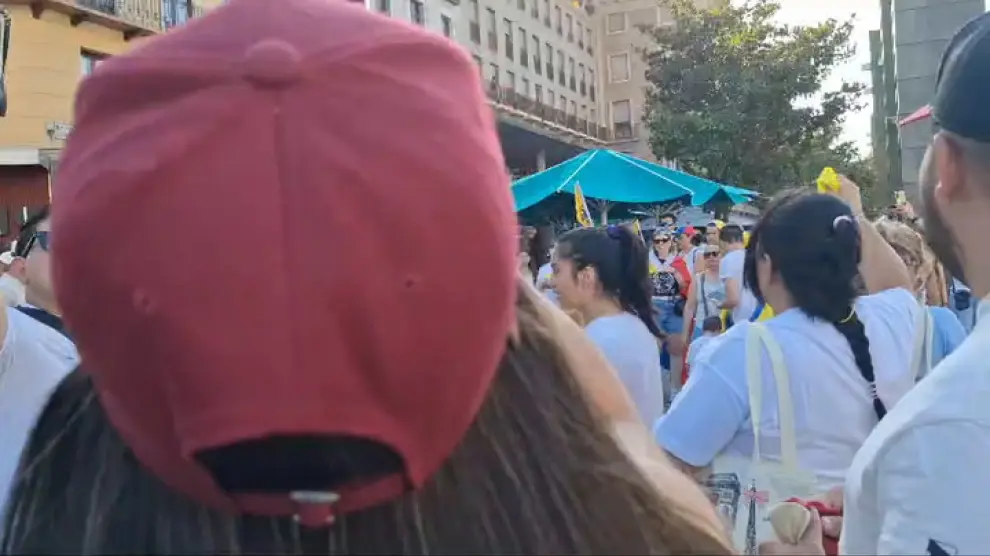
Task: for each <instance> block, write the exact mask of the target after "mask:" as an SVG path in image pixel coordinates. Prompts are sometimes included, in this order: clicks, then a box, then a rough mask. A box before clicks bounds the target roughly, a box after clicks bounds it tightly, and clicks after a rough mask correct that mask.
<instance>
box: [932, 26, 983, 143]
mask: <svg viewBox="0 0 990 556" xmlns="http://www.w3.org/2000/svg"><path fill="white" fill-rule="evenodd" d="M932 119H933V121H934V123H935V125H936V126H938V127H939V128H940V129H944V130H946V131H951V132H952V133H955V134H956V135H960V136H962V137H965V138H967V139H972V140H974V141H980V142H985V143H990V12H987V13H985V14H983V15H981V16H978V17H976V18H974V19H972V20H970V22H969V23H967V24H966V25H963V27H962V28H961V29H959V31H958V32H956V34H955V36H953V37H952V39H951V40H949V44H948V46H946V48H945V53H943V54H942V62H941V63H940V64H939V68H938V80H937V81H936V85H935V101H934V102H933V103H932Z"/></svg>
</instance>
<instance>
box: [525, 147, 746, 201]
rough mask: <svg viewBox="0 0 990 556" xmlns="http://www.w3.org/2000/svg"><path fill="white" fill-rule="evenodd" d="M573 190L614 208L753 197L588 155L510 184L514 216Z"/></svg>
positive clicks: (603, 152)
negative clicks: (577, 186) (577, 188)
mask: <svg viewBox="0 0 990 556" xmlns="http://www.w3.org/2000/svg"><path fill="white" fill-rule="evenodd" d="M575 184H580V185H581V191H582V193H584V196H585V197H590V198H593V199H604V200H607V201H614V202H619V203H666V202H671V201H684V202H688V203H690V204H692V205H704V204H706V203H709V202H712V201H713V200H716V199H717V198H718V197H719V196H724V198H726V199H728V200H729V201H730V202H731V203H733V204H738V203H745V202H746V201H748V200H749V199H750V198H752V197H755V196H756V193H755V192H753V191H749V190H746V189H742V188H739V187H732V186H727V185H721V184H718V183H715V182H713V181H710V180H706V179H704V178H699V177H697V176H692V175H690V174H686V173H684V172H679V171H677V170H673V169H670V168H667V167H666V166H661V165H660V164H655V163H652V162H647V161H645V160H642V159H639V158H636V157H634V156H631V155H628V154H625V153H620V152H616V151H612V150H608V149H593V150H590V151H585V152H583V153H581V154H579V155H578V156H576V157H574V158H572V159H570V160H567V161H564V162H562V163H560V164H558V165H556V166H554V167H552V168H547V169H546V170H544V171H542V172H539V173H537V174H533V175H531V176H526V177H524V178H521V179H519V180H516V181H515V183H513V184H512V193H513V195H514V196H515V200H516V210H523V209H526V208H529V207H531V206H533V205H535V204H536V203H539V202H540V201H542V200H544V199H546V198H547V197H550V196H551V195H553V194H554V193H561V192H566V193H571V194H573V193H574V185H575Z"/></svg>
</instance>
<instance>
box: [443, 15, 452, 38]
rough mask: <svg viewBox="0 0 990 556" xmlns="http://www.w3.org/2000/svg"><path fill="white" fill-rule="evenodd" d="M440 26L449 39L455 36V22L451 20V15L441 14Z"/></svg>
mask: <svg viewBox="0 0 990 556" xmlns="http://www.w3.org/2000/svg"><path fill="white" fill-rule="evenodd" d="M440 27H441V28H442V29H443V36H445V37H447V38H448V39H449V38H451V37H453V36H454V22H453V21H451V20H450V16H449V15H447V14H443V15H441V16H440Z"/></svg>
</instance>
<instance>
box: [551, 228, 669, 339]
mask: <svg viewBox="0 0 990 556" xmlns="http://www.w3.org/2000/svg"><path fill="white" fill-rule="evenodd" d="M557 256H558V257H562V258H565V259H570V260H572V261H573V262H574V272H575V274H576V273H577V271H579V270H583V269H585V268H588V267H589V266H590V267H593V268H594V269H595V271H596V272H597V273H598V281H599V282H601V285H602V290H604V292H605V294H606V295H610V296H612V297H614V298H615V299H617V300H618V301H619V305H620V306H621V307H622V309H623V310H624V311H628V312H630V313H632V314H634V315H636V316H637V317H639V319H640V320H641V321H643V324H645V325H646V328H648V329H649V330H650V333H651V334H653V335H654V336H655V337H657V338H661V339H662V338H664V337H665V336H666V334H664V333H663V332H662V331H661V330H660V327H659V326H657V322H656V310H655V309H654V308H653V300H652V297H653V282H652V281H651V280H650V258H649V251H648V250H647V248H646V243H644V242H643V240H642V238H640V237H638V236H637V235H636V233H635V232H633V231H632V230H630V229H629V228H628V227H626V226H608V227H607V228H579V229H577V230H571V231H570V232H568V233H566V234H564V235H563V236H561V238H560V240H559V241H558V242H557Z"/></svg>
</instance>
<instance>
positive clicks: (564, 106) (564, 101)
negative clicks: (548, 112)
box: [557, 95, 567, 114]
mask: <svg viewBox="0 0 990 556" xmlns="http://www.w3.org/2000/svg"><path fill="white" fill-rule="evenodd" d="M557 99H558V100H560V111H561V112H563V113H564V114H567V99H566V98H564V95H560V96H558V97H557Z"/></svg>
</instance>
